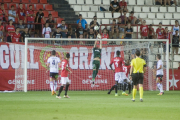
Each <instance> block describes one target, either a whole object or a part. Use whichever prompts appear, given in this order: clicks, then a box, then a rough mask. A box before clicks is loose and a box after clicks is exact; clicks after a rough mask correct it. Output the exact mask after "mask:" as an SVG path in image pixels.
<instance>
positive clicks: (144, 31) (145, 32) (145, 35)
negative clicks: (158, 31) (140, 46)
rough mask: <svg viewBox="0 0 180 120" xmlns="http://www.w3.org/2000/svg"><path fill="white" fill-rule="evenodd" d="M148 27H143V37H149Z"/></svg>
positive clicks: (141, 28)
mask: <svg viewBox="0 0 180 120" xmlns="http://www.w3.org/2000/svg"><path fill="white" fill-rule="evenodd" d="M148 29H149V28H148V26H147V25H141V27H140V30H141V35H142V36H144V37H147V36H148Z"/></svg>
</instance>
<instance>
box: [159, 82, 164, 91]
mask: <svg viewBox="0 0 180 120" xmlns="http://www.w3.org/2000/svg"><path fill="white" fill-rule="evenodd" d="M160 92H164V91H163V85H162V83H161V84H160Z"/></svg>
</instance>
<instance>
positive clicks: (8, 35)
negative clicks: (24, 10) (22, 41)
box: [6, 20, 15, 42]
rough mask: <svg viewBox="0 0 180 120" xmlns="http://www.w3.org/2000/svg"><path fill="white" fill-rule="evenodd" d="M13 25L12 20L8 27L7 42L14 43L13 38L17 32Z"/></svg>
mask: <svg viewBox="0 0 180 120" xmlns="http://www.w3.org/2000/svg"><path fill="white" fill-rule="evenodd" d="M12 24H13V20H10V21H9V25H7V26H6V31H7V34H6V36H7V42H12V41H11V37H12V35H13V33H14V32H15V27H14V25H12Z"/></svg>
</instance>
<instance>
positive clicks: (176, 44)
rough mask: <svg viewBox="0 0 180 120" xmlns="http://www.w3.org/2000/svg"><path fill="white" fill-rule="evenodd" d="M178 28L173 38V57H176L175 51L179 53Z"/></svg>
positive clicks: (179, 39) (179, 38)
mask: <svg viewBox="0 0 180 120" xmlns="http://www.w3.org/2000/svg"><path fill="white" fill-rule="evenodd" d="M178 33H179V32H178V30H176V34H175V35H173V38H172V55H173V59H174V52H175V53H176V55H178V49H179V42H180V37H179V35H178Z"/></svg>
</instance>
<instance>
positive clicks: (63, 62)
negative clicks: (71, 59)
mask: <svg viewBox="0 0 180 120" xmlns="http://www.w3.org/2000/svg"><path fill="white" fill-rule="evenodd" d="M64 64H65V62H62V70H64Z"/></svg>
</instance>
